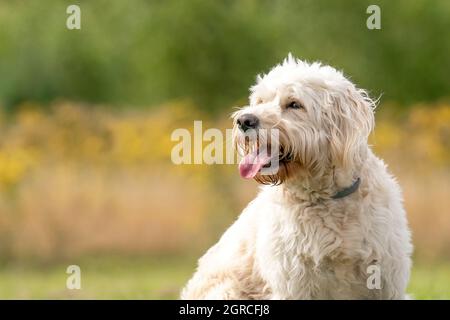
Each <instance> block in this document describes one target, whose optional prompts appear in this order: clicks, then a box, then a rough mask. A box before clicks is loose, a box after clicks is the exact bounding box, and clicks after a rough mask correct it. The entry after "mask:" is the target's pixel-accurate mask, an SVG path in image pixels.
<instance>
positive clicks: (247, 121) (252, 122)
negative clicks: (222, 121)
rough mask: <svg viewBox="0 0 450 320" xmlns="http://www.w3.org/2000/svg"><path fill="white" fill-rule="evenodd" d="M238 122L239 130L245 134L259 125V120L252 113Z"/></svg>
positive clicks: (240, 118) (243, 116) (245, 115)
mask: <svg viewBox="0 0 450 320" xmlns="http://www.w3.org/2000/svg"><path fill="white" fill-rule="evenodd" d="M236 122H237V125H238V126H239V129H241V130H242V131H244V132H245V131H247V130H248V129H256V128H257V127H258V125H259V119H258V118H257V117H256V116H254V115H253V114H250V113H247V114H244V115H242V116H240V117H239V118H238V119H237V121H236Z"/></svg>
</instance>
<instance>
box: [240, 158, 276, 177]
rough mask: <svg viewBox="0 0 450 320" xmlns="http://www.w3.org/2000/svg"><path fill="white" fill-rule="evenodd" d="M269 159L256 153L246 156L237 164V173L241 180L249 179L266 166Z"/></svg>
mask: <svg viewBox="0 0 450 320" xmlns="http://www.w3.org/2000/svg"><path fill="white" fill-rule="evenodd" d="M269 160H270V157H269V156H268V155H267V154H257V153H256V152H254V153H250V154H247V155H246V156H245V157H244V158H242V159H241V162H240V163H239V173H240V175H241V177H242V178H245V179H251V178H253V177H254V176H256V174H257V173H258V172H259V170H261V168H262V167H263V166H264V165H265V164H267V163H268V162H269Z"/></svg>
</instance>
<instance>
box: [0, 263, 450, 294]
mask: <svg viewBox="0 0 450 320" xmlns="http://www.w3.org/2000/svg"><path fill="white" fill-rule="evenodd" d="M67 266H68V264H67V265H56V266H51V267H43V266H41V267H30V266H17V265H15V266H12V265H11V266H4V267H2V268H1V269H0V298H1V299H176V298H177V297H178V294H179V290H180V288H181V287H182V286H183V284H184V283H185V282H186V281H187V280H188V278H189V277H190V276H191V274H192V272H193V270H194V267H195V261H194V260H193V259H192V258H160V259H136V258H129V259H125V258H121V259H119V258H108V259H103V258H101V259H92V258H91V259H85V260H83V262H82V263H80V264H79V266H80V268H81V289H80V290H69V289H66V279H67V277H68V275H67V274H66V268H67ZM408 292H409V293H410V294H412V295H413V297H414V299H450V263H442V264H436V265H425V264H419V265H415V267H414V269H413V273H412V277H411V281H410V286H409V289H408Z"/></svg>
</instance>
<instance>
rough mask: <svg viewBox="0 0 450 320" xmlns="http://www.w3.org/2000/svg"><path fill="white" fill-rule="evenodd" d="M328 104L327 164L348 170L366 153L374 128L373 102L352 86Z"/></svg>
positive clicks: (338, 93) (336, 94)
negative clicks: (328, 152) (368, 140)
mask: <svg viewBox="0 0 450 320" xmlns="http://www.w3.org/2000/svg"><path fill="white" fill-rule="evenodd" d="M331 101H332V104H333V105H332V106H330V108H329V110H328V112H327V118H328V119H327V120H328V121H327V122H328V126H329V128H328V130H329V131H328V141H329V146H330V157H331V161H332V162H333V164H335V165H337V166H339V167H342V168H344V169H345V168H352V167H353V166H354V165H355V163H358V162H360V161H361V160H362V159H361V158H362V157H363V153H364V152H365V150H366V148H365V145H366V144H367V139H368V136H369V134H370V132H371V131H372V129H373V127H374V108H375V102H374V101H373V100H372V99H371V98H370V97H369V96H368V95H367V93H366V92H365V91H364V90H361V89H357V88H355V87H354V86H353V85H352V86H348V87H346V88H344V89H343V90H342V91H338V92H337V93H335V94H333V95H332V97H331Z"/></svg>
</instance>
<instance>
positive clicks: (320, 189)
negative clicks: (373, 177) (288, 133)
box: [280, 163, 362, 203]
mask: <svg viewBox="0 0 450 320" xmlns="http://www.w3.org/2000/svg"><path fill="white" fill-rule="evenodd" d="M361 170H362V163H359V164H356V165H355V166H353V167H352V168H351V169H344V168H342V167H339V166H335V165H330V166H329V167H327V168H325V169H324V170H323V171H322V172H320V173H318V174H312V173H311V172H308V171H307V170H299V172H298V173H297V174H296V175H295V176H293V177H291V178H290V179H288V180H286V181H285V182H284V183H283V184H282V185H281V186H280V187H281V190H282V192H283V194H284V195H286V196H287V197H289V198H292V199H294V200H302V201H308V202H312V203H317V202H321V201H323V200H333V199H337V198H340V197H336V195H340V194H341V195H350V194H351V193H353V192H354V191H356V189H357V188H358V186H359V181H360V180H358V179H360V177H361Z"/></svg>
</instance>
